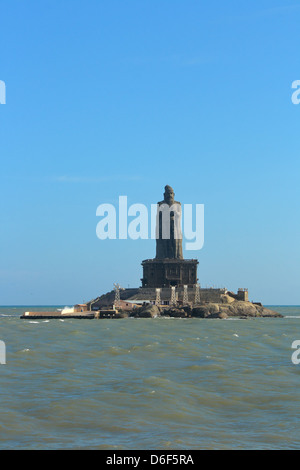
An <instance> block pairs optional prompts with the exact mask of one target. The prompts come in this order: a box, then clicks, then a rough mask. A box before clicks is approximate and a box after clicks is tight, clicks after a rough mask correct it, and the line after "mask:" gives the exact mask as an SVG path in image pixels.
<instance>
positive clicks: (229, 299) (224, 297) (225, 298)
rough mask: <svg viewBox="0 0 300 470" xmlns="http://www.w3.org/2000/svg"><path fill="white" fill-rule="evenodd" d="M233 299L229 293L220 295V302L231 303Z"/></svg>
mask: <svg viewBox="0 0 300 470" xmlns="http://www.w3.org/2000/svg"><path fill="white" fill-rule="evenodd" d="M234 301H235V299H234V298H233V297H232V296H231V295H226V294H222V295H221V302H222V303H223V304H231V303H232V302H234Z"/></svg>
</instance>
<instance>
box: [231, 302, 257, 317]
mask: <svg viewBox="0 0 300 470" xmlns="http://www.w3.org/2000/svg"><path fill="white" fill-rule="evenodd" d="M229 312H230V313H229V315H230V316H231V317H240V316H241V317H242V316H247V317H256V316H257V309H256V306H255V305H253V304H252V303H251V302H244V301H239V300H235V301H234V302H232V303H231V304H230V306H229Z"/></svg>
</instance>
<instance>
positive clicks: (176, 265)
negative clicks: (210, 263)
mask: <svg viewBox="0 0 300 470" xmlns="http://www.w3.org/2000/svg"><path fill="white" fill-rule="evenodd" d="M198 264H199V262H198V260H196V259H173V258H164V259H157V258H155V259H147V260H144V261H142V266H143V278H142V279H141V281H142V287H156V288H159V287H171V286H176V287H183V286H184V285H187V286H188V287H193V286H194V285H195V284H197V282H198V278H197V265H198Z"/></svg>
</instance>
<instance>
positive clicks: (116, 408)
mask: <svg viewBox="0 0 300 470" xmlns="http://www.w3.org/2000/svg"><path fill="white" fill-rule="evenodd" d="M63 307H64V306H59V305H57V306H51V307H49V306H47V307H40V306H39V307H32V306H31V307H30V306H10V307H0V340H1V341H2V342H4V344H5V349H6V357H5V361H4V359H3V357H2V362H5V363H2V364H0V448H1V449H14V450H18V449H19V450H21V449H28V450H59V449H66V450H68V449H70V450H79V449H86V450H87V449H91V450H93V449H103V450H104V449H105V450H109V451H110V450H111V451H114V450H116V451H117V450H166V451H167V450H210V449H212V450H222V449H233V450H253V449H259V450H262V449H269V450H271V449H272V450H281V449H299V448H300V433H299V426H300V393H299V392H300V364H299V365H298V364H297V363H294V362H295V361H293V360H292V354H293V353H294V354H295V353H296V352H297V350H295V349H293V348H292V345H293V343H294V342H295V341H297V340H299V345H300V307H299V306H269V308H272V309H273V310H276V311H277V312H279V313H281V314H282V315H283V318H248V319H235V318H231V319H227V320H219V319H218V320H217V319H199V318H189V319H182V318H154V319H136V318H128V319H125V318H124V319H101V320H96V319H94V320H88V319H86V320H79V319H64V320H61V319H59V320H57V319H52V320H45V319H44V320H34V319H32V320H22V319H20V316H21V315H22V314H23V313H24V312H25V311H28V310H31V311H33V310H44V311H48V310H49V309H51V310H52V309H59V308H63ZM2 346H3V343H2ZM294 346H295V345H294ZM299 347H300V346H299ZM299 357H300V354H299ZM296 362H297V361H296Z"/></svg>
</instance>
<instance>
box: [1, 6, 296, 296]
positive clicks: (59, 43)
mask: <svg viewBox="0 0 300 470" xmlns="http://www.w3.org/2000/svg"><path fill="white" fill-rule="evenodd" d="M0 17H1V28H0V50H1V54H0V80H3V81H4V82H5V84H6V93H7V94H6V104H5V105H0V142H1V144H0V160H1V186H0V192H1V205H0V215H1V229H0V304H1V305H11V304H14V305H16V304H26V305H32V304H37V305H41V304H63V305H70V304H74V303H77V302H82V301H83V300H85V301H87V300H90V299H91V298H95V297H96V296H98V295H100V294H102V293H105V292H107V291H109V290H111V288H112V285H113V283H114V282H119V283H120V284H121V285H122V286H124V287H128V285H129V286H130V287H135V286H139V285H140V278H141V277H142V269H141V265H140V263H141V261H142V260H143V259H146V258H152V257H154V256H155V241H154V240H137V241H133V240H106V241H101V240H99V239H98V238H97V237H96V225H97V222H98V221H99V219H98V218H97V217H96V208H97V206H98V205H99V204H101V203H112V204H116V203H117V202H118V197H119V195H127V196H128V202H129V204H133V203H143V204H146V205H148V204H151V203H156V202H157V201H159V200H161V199H162V197H163V196H162V195H163V190H164V186H165V185H166V184H169V185H171V186H172V187H173V188H174V190H175V193H176V196H175V197H176V199H177V200H179V201H181V202H182V203H192V204H196V203H199V204H204V205H205V244H204V247H203V249H201V250H200V251H189V252H185V253H184V255H185V257H187V258H198V260H199V282H200V283H201V285H202V286H220V287H227V288H228V289H230V290H237V289H238V288H239V287H248V288H249V296H250V299H251V300H254V301H262V302H263V303H265V304H300V285H299V284H300V282H299V281H300V274H299V272H300V270H299V267H300V248H299V246H300V236H299V235H300V218H299V199H300V198H299V174H300V171H299V170H300V163H299V156H300V105H298V106H296V105H294V104H292V101H291V95H292V89H291V85H292V82H293V81H294V80H300V54H299V44H300V20H299V18H300V3H299V1H298V0H297V1H295V0H288V1H287V0H251V1H249V0H247V1H245V0H235V1H233V0H228V1H226V2H225V1H224V0H218V1H213V0H209V1H208V0H206V1H204V0H197V1H196V0H160V1H159V0H127V1H124V0H85V1H83V0H43V1H40V0H30V1H27V2H24V1H23V0H0Z"/></svg>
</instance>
